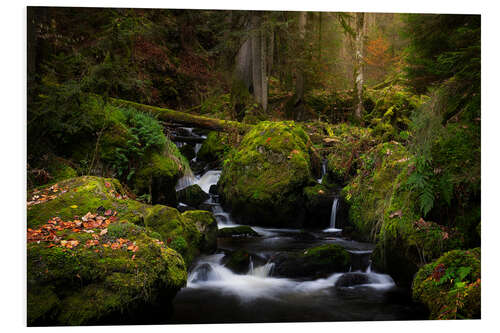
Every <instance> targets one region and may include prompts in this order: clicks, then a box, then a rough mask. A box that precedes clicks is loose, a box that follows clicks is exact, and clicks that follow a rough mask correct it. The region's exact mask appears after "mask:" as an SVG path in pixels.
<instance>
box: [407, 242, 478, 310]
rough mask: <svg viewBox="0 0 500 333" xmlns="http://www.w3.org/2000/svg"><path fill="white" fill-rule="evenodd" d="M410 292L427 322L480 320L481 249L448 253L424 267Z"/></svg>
mask: <svg viewBox="0 0 500 333" xmlns="http://www.w3.org/2000/svg"><path fill="white" fill-rule="evenodd" d="M442 279H444V281H442ZM412 293H413V298H414V299H415V300H417V301H419V302H422V303H423V304H424V305H426V306H427V308H428V309H429V310H430V318H429V319H457V318H466V319H472V318H475V319H479V318H481V249H480V248H474V249H471V250H453V251H449V252H446V253H445V254H443V255H442V256H441V257H440V258H439V259H437V260H435V261H434V262H432V263H430V264H427V265H425V266H423V267H422V268H420V270H419V271H418V272H417V274H416V276H415V279H414V280H413V286H412Z"/></svg>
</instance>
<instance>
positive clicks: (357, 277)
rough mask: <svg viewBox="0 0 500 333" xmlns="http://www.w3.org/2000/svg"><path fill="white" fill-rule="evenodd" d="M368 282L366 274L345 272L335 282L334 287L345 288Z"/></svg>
mask: <svg viewBox="0 0 500 333" xmlns="http://www.w3.org/2000/svg"><path fill="white" fill-rule="evenodd" d="M369 282H370V279H369V277H368V274H364V273H355V272H353V273H345V274H343V275H342V276H341V277H340V278H339V279H338V280H337V282H336V283H335V288H347V287H352V286H356V285H360V284H367V283H369Z"/></svg>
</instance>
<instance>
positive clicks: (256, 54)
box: [250, 13, 262, 105]
mask: <svg viewBox="0 0 500 333" xmlns="http://www.w3.org/2000/svg"><path fill="white" fill-rule="evenodd" d="M251 22H252V32H251V37H250V39H251V43H252V83H253V95H254V97H255V101H256V102H257V103H258V104H261V105H262V69H261V54H260V53H261V43H260V40H261V38H260V36H261V33H260V17H259V15H258V14H257V13H252V18H251Z"/></svg>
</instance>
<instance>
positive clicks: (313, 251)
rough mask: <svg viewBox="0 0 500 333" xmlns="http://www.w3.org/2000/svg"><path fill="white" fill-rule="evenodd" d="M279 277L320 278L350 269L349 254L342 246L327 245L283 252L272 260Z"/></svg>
mask: <svg viewBox="0 0 500 333" xmlns="http://www.w3.org/2000/svg"><path fill="white" fill-rule="evenodd" d="M272 262H274V263H275V273H276V274H277V275H279V276H284V277H290V278H299V277H309V278H320V277H326V276H328V275H331V274H333V273H335V272H345V271H347V270H348V269H349V262H350V256H349V253H348V252H347V251H346V250H345V249H344V248H343V247H342V246H340V245H337V244H325V245H320V246H316V247H313V248H309V249H306V250H304V251H303V252H299V253H297V252H283V253H279V254H277V255H276V256H275V257H273V258H272Z"/></svg>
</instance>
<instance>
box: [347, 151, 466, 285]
mask: <svg viewBox="0 0 500 333" xmlns="http://www.w3.org/2000/svg"><path fill="white" fill-rule="evenodd" d="M360 162H361V164H360V168H359V170H358V175H357V176H356V177H354V178H353V179H352V180H351V181H350V183H349V184H348V185H347V186H346V187H345V188H344V189H343V190H342V195H343V197H344V199H345V201H346V202H347V204H348V205H349V206H350V207H349V221H350V223H352V225H353V226H354V227H355V229H356V234H357V235H360V236H361V237H362V238H363V240H374V241H376V242H377V244H376V248H375V251H374V254H373V261H374V265H375V267H376V268H377V269H379V270H382V271H385V272H387V273H389V274H390V275H391V276H392V277H393V278H394V280H395V281H396V283H398V284H399V285H402V286H407V287H409V286H410V285H411V281H412V279H413V275H414V274H415V272H416V271H417V269H418V267H420V266H421V265H422V264H423V263H424V262H425V261H430V260H433V259H435V258H437V257H439V256H440V255H441V254H442V253H443V252H444V251H446V250H450V249H453V248H454V247H455V246H457V237H459V235H457V234H456V232H455V230H454V229H453V228H449V227H446V226H443V225H439V224H437V223H434V222H430V221H425V220H424V219H422V215H421V212H420V209H419V206H418V197H417V195H416V192H415V191H413V190H412V188H411V187H410V186H409V185H408V178H409V176H410V175H411V174H412V173H413V172H414V170H415V167H414V163H415V162H414V157H413V156H412V155H411V154H410V153H409V152H408V151H407V149H406V148H405V147H404V146H403V145H401V144H399V143H397V142H388V143H383V144H379V145H378V146H377V147H375V148H374V149H372V150H371V151H369V152H368V153H366V154H364V155H362V156H361V158H360Z"/></svg>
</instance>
